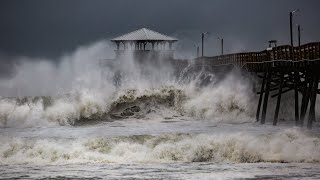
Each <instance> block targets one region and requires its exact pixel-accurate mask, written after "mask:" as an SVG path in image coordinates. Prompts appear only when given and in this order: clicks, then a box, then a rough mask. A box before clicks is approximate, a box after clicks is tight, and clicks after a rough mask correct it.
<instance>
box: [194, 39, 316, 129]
mask: <svg viewBox="0 0 320 180" xmlns="http://www.w3.org/2000/svg"><path fill="white" fill-rule="evenodd" d="M195 62H197V64H199V63H201V64H205V65H207V66H220V65H227V64H233V65H235V66H238V67H240V68H243V69H245V70H246V71H248V72H251V73H255V74H256V75H257V76H258V77H259V78H261V79H262V83H261V89H260V91H259V92H257V93H258V94H259V101H258V105H257V113H256V119H257V121H260V123H261V124H264V123H265V122H266V114H267V109H268V101H269V99H270V97H271V98H277V103H276V107H275V111H274V118H273V125H277V123H278V115H279V109H280V106H281V96H282V95H283V94H284V93H287V92H290V91H293V92H294V100H295V103H294V107H295V108H294V109H295V112H294V113H295V124H296V125H297V126H304V124H305V118H306V115H307V112H309V114H308V121H307V127H308V128H312V123H313V122H314V121H315V106H316V98H317V94H320V90H319V87H318V84H319V76H320V42H315V43H308V44H305V45H302V46H299V47H291V46H288V45H286V46H278V47H274V48H272V49H271V50H264V51H261V52H249V53H237V54H228V55H222V56H215V57H200V58H197V59H195ZM300 95H301V97H302V98H301V102H299V96H300Z"/></svg>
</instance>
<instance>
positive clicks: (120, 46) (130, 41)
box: [111, 28, 178, 58]
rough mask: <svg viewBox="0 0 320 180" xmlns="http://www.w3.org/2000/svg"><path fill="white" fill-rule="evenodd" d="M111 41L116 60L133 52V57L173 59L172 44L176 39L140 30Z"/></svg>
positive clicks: (143, 29) (145, 29)
mask: <svg viewBox="0 0 320 180" xmlns="http://www.w3.org/2000/svg"><path fill="white" fill-rule="evenodd" d="M111 41H112V42H114V43H116V45H117V49H116V50H115V52H116V56H117V58H118V57H120V56H121V55H122V54H124V53H125V52H133V53H134V56H135V57H146V55H152V57H154V56H159V55H165V57H166V58H173V52H174V51H173V48H172V44H173V43H174V42H176V41H178V39H176V38H173V37H170V36H167V35H164V34H161V33H158V32H156V31H152V30H150V29H147V28H142V29H139V30H136V31H133V32H130V33H128V34H124V35H122V36H119V37H116V38H114V39H111Z"/></svg>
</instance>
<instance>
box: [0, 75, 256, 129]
mask: <svg viewBox="0 0 320 180" xmlns="http://www.w3.org/2000/svg"><path fill="white" fill-rule="evenodd" d="M232 82H234V83H232ZM230 83H232V85H230ZM249 97H250V96H249V94H248V88H247V86H246V85H244V84H243V83H240V82H238V83H237V82H236V81H235V79H233V78H232V77H230V78H227V79H226V82H225V83H223V82H222V83H220V85H217V87H215V88H212V87H207V88H205V87H204V88H195V87H193V86H191V85H190V84H189V85H176V86H162V87H158V88H146V89H124V90H121V89H119V90H118V91H115V92H113V93H109V94H108V93H104V92H103V91H100V90H99V91H94V90H89V89H82V90H81V91H80V90H77V91H74V92H71V93H69V94H67V95H60V96H56V97H51V96H49V97H23V98H1V99H0V127H36V126H55V125H77V124H81V123H89V122H95V121H108V120H118V119H125V118H138V119H141V118H144V117H146V116H148V114H152V113H153V114H154V113H158V114H159V113H165V112H161V111H175V112H177V113H178V114H181V115H186V116H193V117H196V118H199V119H208V120H213V121H217V122H220V121H224V122H251V121H252V117H253V116H252V115H253V112H252V110H251V109H252V108H251V106H250V104H251V103H250V100H251V99H250V98H249Z"/></svg>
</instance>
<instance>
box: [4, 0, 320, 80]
mask: <svg viewBox="0 0 320 180" xmlns="http://www.w3.org/2000/svg"><path fill="white" fill-rule="evenodd" d="M319 7H320V1H319V0H28V1H19V0H2V1H0V56H1V58H0V61H1V65H0V70H1V71H2V72H1V73H3V72H4V71H5V70H7V69H8V68H7V67H9V66H10V63H11V60H10V57H11V56H21V55H23V56H29V57H49V58H53V59H54V57H59V56H61V55H63V54H65V53H68V52H72V51H73V50H74V49H75V48H77V47H78V46H79V45H84V44H88V43H92V42H95V41H99V40H101V39H110V38H112V37H114V36H117V35H121V34H123V33H127V32H130V31H132V30H136V29H138V28H142V27H146V28H150V29H153V30H156V31H159V32H161V33H164V34H168V35H172V36H176V37H177V38H179V39H180V40H181V42H180V43H179V44H178V46H177V48H178V49H180V50H182V51H183V49H186V51H187V50H190V49H191V48H192V46H193V45H192V43H197V42H199V41H200V33H201V32H203V31H208V32H211V34H210V36H209V37H208V39H207V42H206V43H207V47H206V52H207V54H208V55H216V54H218V52H219V49H218V46H219V44H218V41H217V40H216V39H215V35H216V34H219V36H222V37H224V39H225V44H226V45H225V50H226V52H227V53H228V52H229V53H230V52H238V51H251V50H262V49H264V48H265V47H266V46H267V41H268V40H270V39H277V40H279V44H288V42H289V35H288V32H289V21H288V19H289V17H288V16H289V14H288V13H289V11H291V10H294V9H296V8H300V9H301V11H302V12H301V13H300V14H297V15H296V16H295V23H300V24H301V25H302V27H303V35H302V40H303V42H310V41H320V33H319V32H320V21H319V18H320V11H319ZM1 73H0V75H1Z"/></svg>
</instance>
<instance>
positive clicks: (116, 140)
mask: <svg viewBox="0 0 320 180" xmlns="http://www.w3.org/2000/svg"><path fill="white" fill-rule="evenodd" d="M105 46H106V45H105V44H104V43H98V44H94V45H91V46H89V47H82V48H80V49H79V50H77V51H76V52H75V53H74V54H72V55H69V56H66V57H64V58H63V59H62V60H63V61H62V62H63V63H62V64H61V65H59V66H53V65H51V64H48V63H47V62H46V61H43V63H34V62H30V63H24V64H21V65H20V66H19V67H17V74H16V75H15V76H13V77H11V78H9V79H6V80H3V79H1V80H0V90H1V93H2V94H1V95H2V96H3V97H1V98H0V144H1V146H0V178H1V179H10V178H17V179H47V178H52V179H86V178H88V179H320V126H319V123H318V122H316V123H315V125H314V128H313V129H312V130H306V128H298V127H295V126H294V121H293V117H292V115H293V114H292V112H293V111H292V109H293V107H292V99H291V96H290V94H288V95H286V96H287V97H286V96H285V98H284V101H283V103H282V107H281V112H280V122H279V125H278V126H272V125H271V124H270V123H269V122H271V121H270V120H271V118H272V115H273V104H274V102H273V101H271V102H270V105H269V107H270V108H269V113H268V115H269V116H270V117H268V123H267V124H266V125H260V124H259V123H257V122H255V111H256V101H257V96H256V95H255V94H254V93H253V86H252V84H253V83H252V79H251V78H249V77H247V76H243V74H242V73H241V72H240V71H239V70H234V71H232V72H229V73H225V75H223V76H219V77H218V76H217V75H216V73H215V72H211V71H210V70H208V69H206V68H205V67H203V68H198V69H196V68H194V67H193V66H192V65H190V66H188V67H186V68H185V69H183V70H182V71H181V72H180V74H178V76H177V75H176V74H175V73H174V69H173V68H172V67H170V66H169V65H163V66H161V67H155V66H152V65H145V64H144V65H143V66H141V65H139V64H136V63H135V61H134V60H133V59H132V58H131V57H130V56H128V57H126V58H125V59H123V61H119V62H117V63H113V64H112V65H111V66H110V65H106V66H102V65H101V64H99V63H98V62H96V61H90V62H88V59H90V60H92V59H98V57H101V56H103V55H105V54H103V52H104V49H105ZM84 65H85V66H84ZM40 75H41V76H40ZM48 81H50V83H48ZM317 112H319V109H317ZM317 119H319V118H318V117H317Z"/></svg>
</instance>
